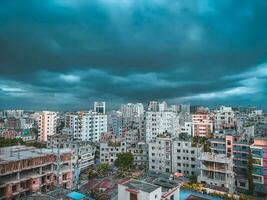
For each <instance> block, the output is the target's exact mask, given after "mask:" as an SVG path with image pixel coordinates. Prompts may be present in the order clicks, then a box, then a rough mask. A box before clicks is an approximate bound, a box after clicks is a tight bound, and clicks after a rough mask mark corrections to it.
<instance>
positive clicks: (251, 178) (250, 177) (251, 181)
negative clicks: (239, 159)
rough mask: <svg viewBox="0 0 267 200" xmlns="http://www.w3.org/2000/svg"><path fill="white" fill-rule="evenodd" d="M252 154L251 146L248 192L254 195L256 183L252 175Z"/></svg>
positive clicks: (248, 166) (248, 164) (248, 167)
mask: <svg viewBox="0 0 267 200" xmlns="http://www.w3.org/2000/svg"><path fill="white" fill-rule="evenodd" d="M252 163H253V160H252V154H251V149H250V148H249V154H248V163H247V169H248V170H247V177H248V194H249V195H251V196H253V192H254V191H253V190H254V185H253V177H252Z"/></svg>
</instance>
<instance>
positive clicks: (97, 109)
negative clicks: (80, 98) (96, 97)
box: [94, 101, 106, 114]
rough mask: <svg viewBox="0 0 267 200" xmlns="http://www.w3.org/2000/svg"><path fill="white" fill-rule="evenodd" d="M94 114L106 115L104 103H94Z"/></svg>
mask: <svg viewBox="0 0 267 200" xmlns="http://www.w3.org/2000/svg"><path fill="white" fill-rule="evenodd" d="M94 112H96V113H100V114H106V102H104V101H102V102H94Z"/></svg>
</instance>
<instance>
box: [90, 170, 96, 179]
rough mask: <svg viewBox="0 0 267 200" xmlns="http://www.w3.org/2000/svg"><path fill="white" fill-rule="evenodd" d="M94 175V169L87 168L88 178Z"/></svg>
mask: <svg viewBox="0 0 267 200" xmlns="http://www.w3.org/2000/svg"><path fill="white" fill-rule="evenodd" d="M96 175H97V174H96V171H95V170H94V169H92V168H90V169H89V170H88V179H91V178H94V177H96Z"/></svg>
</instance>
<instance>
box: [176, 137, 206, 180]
mask: <svg viewBox="0 0 267 200" xmlns="http://www.w3.org/2000/svg"><path fill="white" fill-rule="evenodd" d="M201 152H202V147H201V146H198V145H197V144H192V142H191V140H190V138H185V139H182V138H175V139H173V141H172V172H173V173H176V172H178V173H182V174H184V176H190V175H198V174H199V173H200V170H199V167H200V163H199V160H198V157H199V156H200V154H201Z"/></svg>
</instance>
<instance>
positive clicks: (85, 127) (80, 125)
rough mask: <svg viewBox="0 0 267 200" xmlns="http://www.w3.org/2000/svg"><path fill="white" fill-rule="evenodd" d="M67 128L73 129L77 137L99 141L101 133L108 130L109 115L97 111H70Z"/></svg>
mask: <svg viewBox="0 0 267 200" xmlns="http://www.w3.org/2000/svg"><path fill="white" fill-rule="evenodd" d="M65 128H69V129H72V132H73V136H74V138H75V139H81V140H83V141H91V142H98V141H99V138H100V135H101V134H102V133H106V132H107V115H104V114H99V113H96V112H77V113H68V114H66V116H65Z"/></svg>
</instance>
